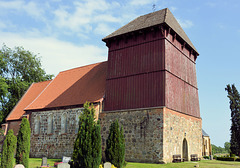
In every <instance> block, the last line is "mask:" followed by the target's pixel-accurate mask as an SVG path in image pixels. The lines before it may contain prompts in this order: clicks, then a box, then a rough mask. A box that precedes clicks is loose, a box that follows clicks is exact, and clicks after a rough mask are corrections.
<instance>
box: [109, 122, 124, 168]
mask: <svg viewBox="0 0 240 168" xmlns="http://www.w3.org/2000/svg"><path fill="white" fill-rule="evenodd" d="M106 144H107V146H106V151H105V154H106V160H107V161H108V162H111V163H112V164H113V165H115V166H116V167H117V168H122V167H123V166H124V164H125V140H124V136H123V128H122V127H121V130H119V124H118V120H115V121H114V122H113V123H112V124H111V126H110V131H109V135H108V139H107V142H106Z"/></svg>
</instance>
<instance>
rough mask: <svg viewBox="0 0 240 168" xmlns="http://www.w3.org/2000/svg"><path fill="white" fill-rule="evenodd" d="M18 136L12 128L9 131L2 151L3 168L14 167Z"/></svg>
mask: <svg viewBox="0 0 240 168" xmlns="http://www.w3.org/2000/svg"><path fill="white" fill-rule="evenodd" d="M16 143H17V138H16V136H15V135H14V134H13V130H12V129H10V130H9V131H8V133H7V136H6V139H5V140H4V143H3V151H2V164H1V167H2V168H13V164H14V151H15V149H16Z"/></svg>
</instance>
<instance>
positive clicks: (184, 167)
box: [126, 160, 240, 168]
mask: <svg viewBox="0 0 240 168" xmlns="http://www.w3.org/2000/svg"><path fill="white" fill-rule="evenodd" d="M197 164H199V167H203V168H234V167H236V168H237V167H238V168H240V162H228V161H218V160H202V161H199V162H182V163H168V164H147V163H131V162H128V164H127V167H126V168H194V166H195V165H197Z"/></svg>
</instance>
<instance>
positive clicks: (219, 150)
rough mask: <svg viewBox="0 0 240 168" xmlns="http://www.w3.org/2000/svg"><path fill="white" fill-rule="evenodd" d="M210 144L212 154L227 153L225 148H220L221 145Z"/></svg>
mask: <svg viewBox="0 0 240 168" xmlns="http://www.w3.org/2000/svg"><path fill="white" fill-rule="evenodd" d="M211 146H212V153H213V154H216V153H219V154H220V153H228V152H227V151H226V150H225V148H222V147H221V146H216V145H213V144H211Z"/></svg>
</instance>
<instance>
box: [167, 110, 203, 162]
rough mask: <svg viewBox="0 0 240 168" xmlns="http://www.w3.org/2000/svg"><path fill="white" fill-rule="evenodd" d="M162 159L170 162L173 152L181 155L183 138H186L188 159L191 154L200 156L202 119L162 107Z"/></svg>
mask: <svg viewBox="0 0 240 168" xmlns="http://www.w3.org/2000/svg"><path fill="white" fill-rule="evenodd" d="M163 116H164V125H163V128H164V129H163V160H164V162H172V156H173V155H174V154H181V155H182V157H183V140H184V138H185V139H186V140H187V145H188V160H190V155H191V154H198V156H199V157H202V120H201V119H200V118H196V117H191V116H188V115H185V114H181V113H178V112H175V111H173V110H170V109H167V108H164V112H163Z"/></svg>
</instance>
